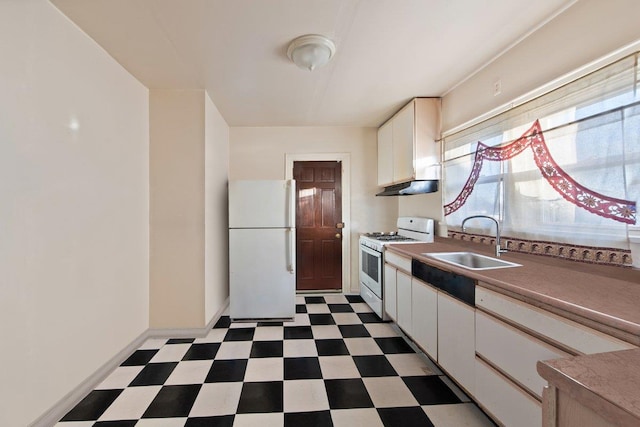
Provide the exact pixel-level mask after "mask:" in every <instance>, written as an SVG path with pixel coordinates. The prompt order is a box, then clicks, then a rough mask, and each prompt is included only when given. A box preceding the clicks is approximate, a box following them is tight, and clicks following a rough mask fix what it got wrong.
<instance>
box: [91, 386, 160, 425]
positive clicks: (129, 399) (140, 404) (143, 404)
mask: <svg viewBox="0 0 640 427" xmlns="http://www.w3.org/2000/svg"><path fill="white" fill-rule="evenodd" d="M161 388H162V386H159V385H157V386H145V387H129V388H126V389H124V390H123V391H122V393H120V395H119V396H118V398H117V399H116V400H114V401H113V403H112V404H111V405H110V406H109V407H108V408H107V410H106V411H104V413H103V414H102V416H100V418H98V421H115V420H136V419H139V418H140V417H142V414H144V412H145V411H146V410H147V408H148V407H149V405H150V404H151V402H152V401H153V399H154V398H155V397H156V395H157V394H158V392H159V391H160V389H161Z"/></svg>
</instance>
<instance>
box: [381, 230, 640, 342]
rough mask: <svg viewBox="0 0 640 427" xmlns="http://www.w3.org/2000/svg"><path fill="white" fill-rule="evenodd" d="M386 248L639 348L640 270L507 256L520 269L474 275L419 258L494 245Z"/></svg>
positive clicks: (443, 241) (445, 242)
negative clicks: (465, 277)
mask: <svg viewBox="0 0 640 427" xmlns="http://www.w3.org/2000/svg"><path fill="white" fill-rule="evenodd" d="M386 248H387V250H390V251H393V252H396V253H398V254H401V255H405V256H407V257H411V258H415V259H418V260H420V261H423V262H425V263H427V264H430V265H433V266H434V267H438V268H441V269H443V270H449V271H453V272H455V273H458V274H461V275H465V276H468V277H471V278H474V279H477V280H478V281H480V283H479V285H480V286H483V283H484V284H489V285H491V286H492V289H494V290H497V291H500V290H502V291H504V292H505V293H507V294H511V295H512V296H519V297H521V298H522V299H523V300H524V301H526V302H529V303H531V304H534V305H538V306H540V307H543V308H551V309H555V310H553V311H554V312H556V314H560V315H563V314H566V315H567V317H569V318H571V319H573V320H577V321H579V322H582V323H584V324H586V325H587V326H590V327H593V328H595V329H599V330H601V331H603V332H606V333H609V334H611V335H613V336H617V337H618V338H621V339H624V340H626V341H628V342H630V343H632V344H634V345H638V346H640V271H639V270H633V269H629V268H621V267H608V266H599V265H593V264H585V263H578V262H573V261H566V260H561V259H556V258H549V257H543V256H536V255H527V254H521V253H515V252H507V253H504V254H502V255H501V258H502V259H504V260H506V261H512V262H515V263H518V264H522V267H516V268H501V269H495V270H484V271H474V270H468V269H465V268H462V267H456V266H453V265H451V264H448V263H445V262H442V261H438V260H436V259H433V258H430V257H427V256H424V255H422V254H423V253H426V252H456V251H471V252H476V253H480V254H483V255H489V256H494V253H493V246H489V245H484V244H480V243H472V242H463V241H460V240H453V239H447V238H436V240H435V242H434V243H412V244H391V245H388V246H386Z"/></svg>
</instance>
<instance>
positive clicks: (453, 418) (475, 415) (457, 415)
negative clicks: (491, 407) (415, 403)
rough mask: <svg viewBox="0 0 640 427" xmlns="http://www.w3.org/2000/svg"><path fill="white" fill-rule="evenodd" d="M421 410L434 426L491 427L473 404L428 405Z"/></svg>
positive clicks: (485, 417)
mask: <svg viewBox="0 0 640 427" xmlns="http://www.w3.org/2000/svg"><path fill="white" fill-rule="evenodd" d="M422 409H423V410H424V412H425V413H426V414H427V416H428V417H429V419H430V420H431V422H432V423H433V424H434V425H436V426H456V427H493V426H494V424H493V422H492V421H491V420H489V418H488V417H487V416H486V415H485V414H484V413H483V412H482V411H481V410H480V409H479V408H478V407H477V406H476V405H475V404H473V403H461V404H460V403H459V404H455V405H428V406H423V407H422Z"/></svg>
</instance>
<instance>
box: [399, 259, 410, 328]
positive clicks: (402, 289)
mask: <svg viewBox="0 0 640 427" xmlns="http://www.w3.org/2000/svg"><path fill="white" fill-rule="evenodd" d="M396 288H397V307H398V317H397V321H398V322H397V323H398V326H400V327H401V328H402V330H403V331H404V332H405V333H406V334H407V335H409V336H413V328H412V323H411V276H410V275H408V274H406V273H405V272H403V271H400V270H398V271H397V272H396Z"/></svg>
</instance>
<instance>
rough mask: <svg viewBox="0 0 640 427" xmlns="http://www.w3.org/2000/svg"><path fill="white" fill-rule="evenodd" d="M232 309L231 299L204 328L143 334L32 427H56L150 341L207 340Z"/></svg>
mask: <svg viewBox="0 0 640 427" xmlns="http://www.w3.org/2000/svg"><path fill="white" fill-rule="evenodd" d="M228 305H229V298H227V299H226V300H225V302H224V303H223V304H222V308H220V310H218V312H217V313H216V314H214V316H213V317H212V318H211V320H210V321H209V322H208V323H207V325H206V326H204V327H203V328H184V329H147V330H146V331H144V332H143V333H141V334H140V335H139V336H138V337H137V338H136V339H134V340H133V341H131V342H130V343H129V344H127V346H126V347H125V348H123V349H122V350H120V351H119V352H118V353H117V354H116V355H115V356H113V357H112V358H111V359H109V361H107V362H106V363H105V364H104V365H102V366H101V367H100V368H98V369H97V370H96V371H95V372H94V373H93V374H91V375H90V376H89V377H87V378H86V379H85V380H84V381H82V382H81V383H80V384H78V386H77V387H75V388H74V389H73V390H71V391H70V392H69V393H67V395H66V396H64V397H63V398H62V399H60V400H59V401H58V403H56V404H55V405H54V406H53V407H51V408H50V409H49V410H48V411H46V412H45V413H44V414H42V415H41V416H39V417H38V418H36V420H35V421H33V422H32V423H31V424H29V427H52V426H54V425H55V424H56V423H57V422H58V421H60V419H61V418H62V417H64V416H65V415H66V414H67V412H69V411H70V410H71V409H73V408H74V407H75V406H76V405H77V404H78V402H80V401H81V400H82V399H83V398H84V397H85V396H86V395H87V394H89V393H90V392H91V391H92V390H93V389H95V388H96V387H97V386H98V385H99V384H100V383H101V382H102V381H104V379H105V378H107V377H108V376H109V375H110V374H111V373H112V372H113V371H114V370H115V369H116V368H117V367H118V366H120V365H121V364H122V362H124V361H125V360H127V359H128V358H129V356H131V354H133V352H134V351H136V350H137V349H138V348H140V346H141V345H142V344H143V343H144V342H145V341H146V340H148V339H149V338H201V337H204V336H206V335H207V334H208V333H209V331H210V330H211V329H212V328H213V326H214V325H215V324H216V322H217V321H218V320H219V319H220V317H222V314H223V313H224V311H225V310H226V309H227V307H228Z"/></svg>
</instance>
